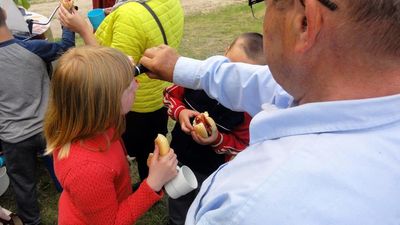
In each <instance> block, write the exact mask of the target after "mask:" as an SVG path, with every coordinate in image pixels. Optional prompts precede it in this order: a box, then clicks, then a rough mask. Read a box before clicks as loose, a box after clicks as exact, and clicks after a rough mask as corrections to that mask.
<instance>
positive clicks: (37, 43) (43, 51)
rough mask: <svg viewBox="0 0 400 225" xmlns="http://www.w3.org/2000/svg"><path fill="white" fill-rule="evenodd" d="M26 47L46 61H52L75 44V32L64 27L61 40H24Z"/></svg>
mask: <svg viewBox="0 0 400 225" xmlns="http://www.w3.org/2000/svg"><path fill="white" fill-rule="evenodd" d="M23 44H24V47H25V48H26V49H28V50H29V51H31V52H33V53H35V54H36V55H38V56H39V57H40V58H42V59H43V61H45V62H46V63H49V62H52V61H54V60H56V59H57V58H58V57H60V56H61V55H62V54H63V53H64V52H66V51H67V50H68V49H69V48H71V47H74V46H75V33H73V32H71V31H70V30H68V29H67V28H63V33H62V38H61V41H59V42H49V41H47V40H28V41H26V42H23Z"/></svg>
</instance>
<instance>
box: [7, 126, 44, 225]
mask: <svg viewBox="0 0 400 225" xmlns="http://www.w3.org/2000/svg"><path fill="white" fill-rule="evenodd" d="M2 148H3V153H4V156H5V159H6V168H7V174H8V176H9V177H10V183H11V186H12V188H13V190H14V193H15V199H16V201H17V214H18V216H19V217H20V218H21V219H22V221H23V222H24V224H29V225H31V224H32V225H36V224H40V210H39V204H38V201H37V191H36V173H35V172H36V162H37V155H38V153H41V152H43V150H44V149H45V148H46V143H45V140H44V138H43V136H42V135H41V134H37V135H35V136H33V137H30V138H28V139H26V140H24V141H21V142H18V143H8V142H5V141H3V142H2Z"/></svg>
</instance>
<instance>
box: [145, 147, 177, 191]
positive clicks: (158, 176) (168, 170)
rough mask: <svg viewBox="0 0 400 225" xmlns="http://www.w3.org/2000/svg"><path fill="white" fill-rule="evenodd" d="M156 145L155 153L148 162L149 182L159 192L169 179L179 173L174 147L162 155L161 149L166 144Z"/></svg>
mask: <svg viewBox="0 0 400 225" xmlns="http://www.w3.org/2000/svg"><path fill="white" fill-rule="evenodd" d="M155 146H156V147H155V150H154V153H153V155H152V157H151V159H150V160H149V163H148V166H149V176H148V177H147V184H148V185H149V186H150V187H151V188H152V189H153V190H154V191H156V192H158V191H160V190H161V188H162V187H163V186H164V185H165V184H166V183H167V182H168V181H170V180H171V179H172V178H174V177H175V176H176V175H178V171H177V169H176V167H177V165H178V160H177V158H176V154H175V153H174V150H173V149H169V151H168V153H166V154H165V155H163V156H161V155H160V149H162V148H164V147H165V146H163V147H162V146H160V147H159V146H158V144H156V145H155ZM168 148H169V145H168Z"/></svg>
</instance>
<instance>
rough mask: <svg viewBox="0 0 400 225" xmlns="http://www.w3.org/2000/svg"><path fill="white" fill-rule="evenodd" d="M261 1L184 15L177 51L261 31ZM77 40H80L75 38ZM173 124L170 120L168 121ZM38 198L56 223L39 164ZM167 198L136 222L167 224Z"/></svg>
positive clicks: (7, 198) (53, 194) (207, 49)
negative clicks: (181, 34) (252, 11)
mask: <svg viewBox="0 0 400 225" xmlns="http://www.w3.org/2000/svg"><path fill="white" fill-rule="evenodd" d="M36 1H42V2H43V1H46V0H35V1H34V2H36ZM263 9H264V4H258V5H256V7H255V17H256V18H253V16H252V14H251V11H250V8H249V7H248V6H247V5H246V3H245V1H243V4H240V5H232V6H228V7H226V8H222V9H219V10H217V11H212V12H209V13H206V14H194V15H190V16H187V17H186V18H185V31H184V37H183V40H182V44H181V47H180V49H179V53H180V54H181V55H183V56H188V57H193V58H197V59H205V58H207V57H208V56H212V55H216V54H223V53H224V49H225V47H227V46H228V45H229V44H230V42H231V41H232V40H233V39H234V38H235V37H236V36H238V34H240V33H242V32H260V33H261V32H262V18H263V11H264V10H263ZM78 44H82V41H81V40H78ZM171 125H172V124H171ZM38 171H39V173H38V174H39V177H38V179H39V184H38V191H39V201H40V205H41V209H42V211H41V213H42V218H43V224H44V225H50V224H56V221H57V201H58V197H59V194H58V193H57V191H56V190H55V188H54V186H53V184H52V182H51V180H50V178H49V177H48V176H47V171H46V170H45V169H44V168H43V166H39V170H38ZM132 171H133V172H132V180H133V182H137V181H138V178H137V174H136V168H135V165H133V166H132ZM11 193H12V192H11V189H9V190H8V191H7V192H6V193H5V194H4V195H3V196H1V197H0V205H1V206H3V207H4V208H8V209H11V210H13V211H14V210H15V205H14V199H13V197H12V194H11ZM166 211H167V209H166V200H165V199H163V201H161V202H160V203H157V204H156V205H155V206H154V207H153V208H152V209H151V210H150V211H149V212H148V213H146V215H145V216H144V217H143V218H141V219H140V220H139V221H138V222H137V224H139V225H158V224H166V222H167V214H166Z"/></svg>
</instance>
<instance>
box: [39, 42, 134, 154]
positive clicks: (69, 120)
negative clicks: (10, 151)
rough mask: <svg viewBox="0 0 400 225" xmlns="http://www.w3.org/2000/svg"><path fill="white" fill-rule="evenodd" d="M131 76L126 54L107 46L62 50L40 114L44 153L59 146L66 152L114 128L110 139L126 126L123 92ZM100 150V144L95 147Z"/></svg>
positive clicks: (116, 136) (114, 138) (131, 71)
mask: <svg viewBox="0 0 400 225" xmlns="http://www.w3.org/2000/svg"><path fill="white" fill-rule="evenodd" d="M132 79H133V68H132V64H131V62H130V61H129V59H128V57H127V56H126V55H124V54H123V53H121V52H119V51H118V50H115V49H112V48H106V47H89V46H85V47H78V48H74V49H71V50H69V51H68V52H67V53H65V54H64V55H63V56H62V57H61V58H60V60H59V61H58V64H57V66H56V68H55V70H54V74H53V78H52V81H51V87H50V99H49V105H48V109H47V112H46V115H45V119H44V135H45V137H46V140H47V149H46V154H51V153H53V152H54V150H55V149H58V148H60V151H59V154H58V157H59V158H64V157H67V156H68V154H69V151H70V145H71V143H74V142H77V141H82V140H85V139H88V138H90V137H93V136H96V135H99V134H102V133H104V132H105V131H107V130H108V129H110V128H113V129H115V133H114V136H113V137H112V138H111V140H108V143H110V142H111V141H115V140H117V139H118V138H119V137H120V136H121V134H122V133H123V131H124V129H125V118H124V115H123V112H122V111H121V96H122V93H123V92H124V90H125V89H126V88H128V86H129V85H130V83H131V81H132ZM98 150H101V149H98Z"/></svg>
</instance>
